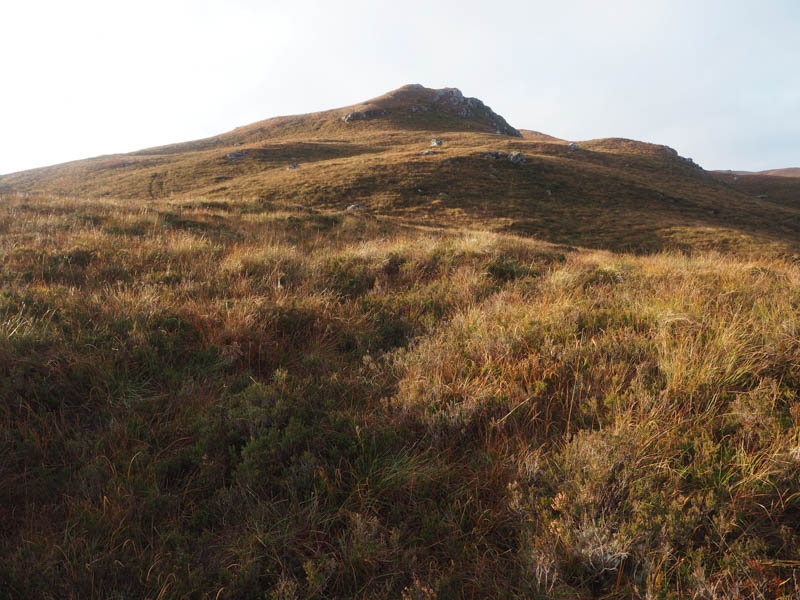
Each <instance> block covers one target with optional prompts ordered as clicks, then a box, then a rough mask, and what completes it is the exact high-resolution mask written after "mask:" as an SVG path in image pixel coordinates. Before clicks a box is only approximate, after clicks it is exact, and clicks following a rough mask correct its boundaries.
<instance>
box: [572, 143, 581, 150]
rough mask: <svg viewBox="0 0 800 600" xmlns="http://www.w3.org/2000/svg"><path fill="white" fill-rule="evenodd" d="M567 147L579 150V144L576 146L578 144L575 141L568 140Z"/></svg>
mask: <svg viewBox="0 0 800 600" xmlns="http://www.w3.org/2000/svg"><path fill="white" fill-rule="evenodd" d="M569 149H570V150H580V146H578V144H576V143H575V142H570V145H569Z"/></svg>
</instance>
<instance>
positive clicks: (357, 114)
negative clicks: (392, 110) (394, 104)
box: [342, 108, 389, 123]
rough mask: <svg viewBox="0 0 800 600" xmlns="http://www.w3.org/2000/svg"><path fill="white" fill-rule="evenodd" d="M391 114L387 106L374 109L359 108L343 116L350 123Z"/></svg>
mask: <svg viewBox="0 0 800 600" xmlns="http://www.w3.org/2000/svg"><path fill="white" fill-rule="evenodd" d="M388 114H389V111H388V110H386V109H385V108H375V109H372V110H359V111H354V112H350V113H347V114H346V115H345V116H343V117H342V121H344V122H345V123H349V122H350V121H369V120H371V119H377V118H379V117H385V116H386V115H388Z"/></svg>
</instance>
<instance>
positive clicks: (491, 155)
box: [483, 152, 507, 159]
mask: <svg viewBox="0 0 800 600" xmlns="http://www.w3.org/2000/svg"><path fill="white" fill-rule="evenodd" d="M506 156H507V154H506V153H505V152H487V153H486V154H484V155H483V158H493V159H498V158H505V157H506Z"/></svg>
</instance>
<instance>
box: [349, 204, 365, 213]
mask: <svg viewBox="0 0 800 600" xmlns="http://www.w3.org/2000/svg"><path fill="white" fill-rule="evenodd" d="M365 208H367V207H366V205H364V204H351V205H350V206H348V207H347V210H348V211H350V212H353V211H356V210H364V209H365Z"/></svg>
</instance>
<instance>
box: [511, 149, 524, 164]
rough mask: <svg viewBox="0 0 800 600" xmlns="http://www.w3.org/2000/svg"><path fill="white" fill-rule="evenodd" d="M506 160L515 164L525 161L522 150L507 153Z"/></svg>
mask: <svg viewBox="0 0 800 600" xmlns="http://www.w3.org/2000/svg"><path fill="white" fill-rule="evenodd" d="M508 160H510V161H511V162H512V163H514V164H515V165H521V164H522V163H524V162H525V155H524V154H523V153H522V152H512V153H511V154H509V155H508Z"/></svg>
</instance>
